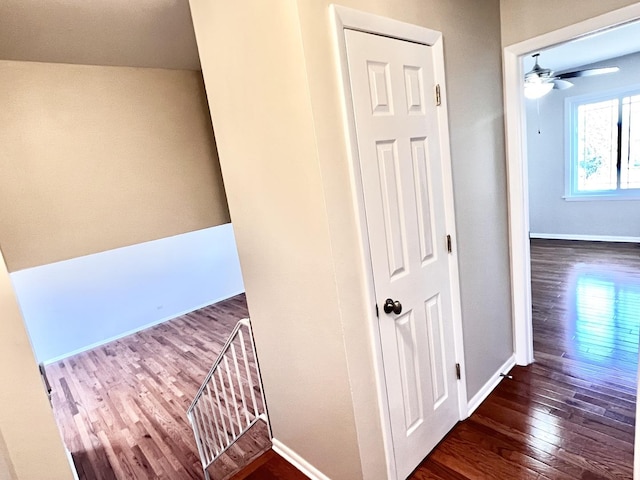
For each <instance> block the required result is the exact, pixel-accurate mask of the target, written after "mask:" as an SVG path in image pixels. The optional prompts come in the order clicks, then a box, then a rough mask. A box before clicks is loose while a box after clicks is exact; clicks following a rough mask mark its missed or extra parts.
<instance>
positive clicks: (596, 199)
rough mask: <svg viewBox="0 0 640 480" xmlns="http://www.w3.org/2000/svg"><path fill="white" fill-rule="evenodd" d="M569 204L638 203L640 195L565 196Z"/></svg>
mask: <svg viewBox="0 0 640 480" xmlns="http://www.w3.org/2000/svg"><path fill="white" fill-rule="evenodd" d="M562 198H563V199H564V200H566V201H567V202H600V201H606V202H608V201H612V200H613V201H620V200H622V201H625V200H627V201H637V200H640V193H633V194H626V195H616V194H600V195H599V194H595V195H588V194H585V195H564V196H563V197H562Z"/></svg>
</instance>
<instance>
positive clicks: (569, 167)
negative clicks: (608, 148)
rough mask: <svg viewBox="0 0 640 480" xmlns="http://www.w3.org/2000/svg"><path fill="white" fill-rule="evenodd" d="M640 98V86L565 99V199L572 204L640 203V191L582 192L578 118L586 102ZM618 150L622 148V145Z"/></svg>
mask: <svg viewBox="0 0 640 480" xmlns="http://www.w3.org/2000/svg"><path fill="white" fill-rule="evenodd" d="M633 95H640V83H639V84H634V85H629V86H626V87H622V88H616V89H612V90H605V91H600V92H597V93H589V94H586V95H576V96H573V97H567V98H565V100H564V112H565V122H564V125H565V144H566V147H565V182H564V184H565V195H564V199H565V200H569V201H576V200H577V201H584V200H586V201H593V200H638V199H640V188H630V189H616V190H593V191H588V192H580V191H578V185H577V182H578V172H577V161H576V158H577V148H578V146H577V140H578V129H577V125H576V124H577V121H578V119H577V116H578V106H580V105H582V104H585V103H596V102H604V101H606V100H611V99H613V98H621V97H626V96H633ZM618 148H620V147H619V146H618Z"/></svg>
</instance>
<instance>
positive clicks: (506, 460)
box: [47, 240, 640, 480]
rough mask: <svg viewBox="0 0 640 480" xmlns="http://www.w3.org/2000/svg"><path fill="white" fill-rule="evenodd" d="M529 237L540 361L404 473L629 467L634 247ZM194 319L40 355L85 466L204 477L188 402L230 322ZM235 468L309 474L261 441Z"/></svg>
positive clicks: (503, 478) (507, 474)
mask: <svg viewBox="0 0 640 480" xmlns="http://www.w3.org/2000/svg"><path fill="white" fill-rule="evenodd" d="M531 251H532V290H533V318H534V347H535V358H536V363H534V364H533V365H531V366H529V367H515V368H514V369H513V370H512V371H511V374H512V375H513V379H512V380H508V379H505V380H503V381H502V382H501V384H500V385H499V386H498V388H497V389H496V390H495V391H494V392H493V393H492V394H491V395H490V396H489V397H488V398H487V400H486V401H485V402H484V403H483V404H482V405H481V406H480V407H479V408H478V410H477V411H476V412H475V413H474V414H473V415H472V416H471V417H470V418H469V419H467V420H465V421H464V422H461V423H459V424H458V425H457V426H456V427H455V428H454V429H453V430H452V431H451V432H450V433H449V435H447V437H446V438H445V439H444V440H443V441H442V442H441V443H440V444H439V445H438V446H437V447H436V449H435V450H434V451H433V452H432V453H431V454H430V455H429V456H428V457H427V458H426V459H425V460H424V461H423V462H422V464H421V465H420V466H419V467H418V468H417V469H416V471H415V472H414V473H413V474H412V475H411V477H410V478H411V479H417V480H425V479H436V480H461V479H481V480H483V479H500V480H511V479H514V480H515V479H539V480H542V479H549V480H570V479H581V480H597V479H631V478H632V465H633V440H634V425H635V402H636V372H637V362H638V326H639V324H640V247H638V246H637V245H633V244H605V243H589V242H564V241H553V240H534V241H532V245H531ZM233 302H236V304H235V305H232V306H231V308H226V307H224V306H212V307H210V308H211V309H212V310H211V313H210V317H211V318H209V319H208V320H207V321H208V322H209V323H212V322H216V325H220V326H223V325H225V324H226V325H227V327H226V328H228V330H226V332H227V333H228V332H229V331H230V329H231V328H232V326H233V324H234V323H235V321H236V319H237V318H240V317H243V316H246V315H247V313H246V305H244V301H243V299H242V298H236V299H234V300H233ZM243 309H244V310H243ZM201 320H202V319H194V318H189V316H187V318H186V319H184V320H180V321H179V322H178V323H177V324H176V326H175V327H174V326H170V325H167V324H164V325H161V326H159V327H162V328H159V327H155V329H151V330H150V331H148V332H142V333H141V334H137V335H141V336H140V337H137V336H135V337H136V338H135V339H133V338H132V339H131V341H126V342H124V341H119V342H115V343H114V344H110V345H108V346H105V347H102V348H99V349H96V350H94V351H91V352H87V353H86V354H82V355H80V356H77V357H73V358H71V359H67V360H65V361H63V362H60V363H59V364H56V365H51V366H49V367H48V368H47V373H48V374H49V377H50V380H51V383H52V384H53V387H54V396H53V402H54V407H55V408H56V416H57V418H58V421H59V423H60V425H61V428H62V429H63V432H64V436H65V439H66V440H67V444H68V445H69V446H71V447H72V454H73V456H74V459H75V460H76V462H77V463H78V465H79V470H81V478H87V479H112V478H118V479H129V478H132V479H133V478H135V479H138V478H140V479H143V478H176V479H177V478H180V479H182V478H184V479H188V478H202V473H201V471H200V465H199V461H198V458H197V454H196V451H195V445H194V443H193V438H192V434H191V430H190V428H189V426H188V425H187V422H186V419H185V418H184V411H185V410H186V408H187V406H188V404H189V402H190V399H191V398H192V396H193V394H194V393H195V391H196V389H197V387H198V383H199V382H200V380H201V379H202V378H203V377H204V375H205V373H206V370H207V369H208V367H209V366H210V364H211V362H212V361H213V359H214V358H215V356H216V355H217V352H216V351H215V348H214V347H212V345H219V346H221V345H222V343H224V340H225V338H226V334H219V335H218V334H217V333H216V331H223V329H222V328H221V329H217V328H204V329H203V328H202V326H201V325H199V322H200V321H201ZM165 346H170V347H171V349H170V351H168V352H166V353H165V351H164V350H163V348H164V347H165ZM218 348H219V347H218ZM103 370H104V371H105V372H107V375H106V376H101V375H102V374H100V373H99V372H100V371H103ZM125 387H126V388H130V389H131V390H132V391H133V392H134V395H133V396H132V397H131V396H129V397H127V396H124V395H123V394H121V393H120V390H121V389H123V388H125ZM87 392H88V393H87ZM232 478H234V480H238V479H240V478H249V479H251V480H272V479H282V480H303V479H304V478H306V477H305V476H304V475H303V474H301V473H300V472H299V471H297V470H296V469H295V468H293V467H292V466H291V465H290V464H288V463H287V462H286V461H285V460H284V459H282V458H281V457H279V456H278V455H277V454H275V453H274V452H273V451H269V452H268V453H267V454H266V455H263V456H262V457H261V458H260V459H259V461H258V462H256V463H254V464H253V465H251V466H250V468H248V469H247V470H245V471H244V472H242V473H241V474H240V475H239V476H235V477H232Z"/></svg>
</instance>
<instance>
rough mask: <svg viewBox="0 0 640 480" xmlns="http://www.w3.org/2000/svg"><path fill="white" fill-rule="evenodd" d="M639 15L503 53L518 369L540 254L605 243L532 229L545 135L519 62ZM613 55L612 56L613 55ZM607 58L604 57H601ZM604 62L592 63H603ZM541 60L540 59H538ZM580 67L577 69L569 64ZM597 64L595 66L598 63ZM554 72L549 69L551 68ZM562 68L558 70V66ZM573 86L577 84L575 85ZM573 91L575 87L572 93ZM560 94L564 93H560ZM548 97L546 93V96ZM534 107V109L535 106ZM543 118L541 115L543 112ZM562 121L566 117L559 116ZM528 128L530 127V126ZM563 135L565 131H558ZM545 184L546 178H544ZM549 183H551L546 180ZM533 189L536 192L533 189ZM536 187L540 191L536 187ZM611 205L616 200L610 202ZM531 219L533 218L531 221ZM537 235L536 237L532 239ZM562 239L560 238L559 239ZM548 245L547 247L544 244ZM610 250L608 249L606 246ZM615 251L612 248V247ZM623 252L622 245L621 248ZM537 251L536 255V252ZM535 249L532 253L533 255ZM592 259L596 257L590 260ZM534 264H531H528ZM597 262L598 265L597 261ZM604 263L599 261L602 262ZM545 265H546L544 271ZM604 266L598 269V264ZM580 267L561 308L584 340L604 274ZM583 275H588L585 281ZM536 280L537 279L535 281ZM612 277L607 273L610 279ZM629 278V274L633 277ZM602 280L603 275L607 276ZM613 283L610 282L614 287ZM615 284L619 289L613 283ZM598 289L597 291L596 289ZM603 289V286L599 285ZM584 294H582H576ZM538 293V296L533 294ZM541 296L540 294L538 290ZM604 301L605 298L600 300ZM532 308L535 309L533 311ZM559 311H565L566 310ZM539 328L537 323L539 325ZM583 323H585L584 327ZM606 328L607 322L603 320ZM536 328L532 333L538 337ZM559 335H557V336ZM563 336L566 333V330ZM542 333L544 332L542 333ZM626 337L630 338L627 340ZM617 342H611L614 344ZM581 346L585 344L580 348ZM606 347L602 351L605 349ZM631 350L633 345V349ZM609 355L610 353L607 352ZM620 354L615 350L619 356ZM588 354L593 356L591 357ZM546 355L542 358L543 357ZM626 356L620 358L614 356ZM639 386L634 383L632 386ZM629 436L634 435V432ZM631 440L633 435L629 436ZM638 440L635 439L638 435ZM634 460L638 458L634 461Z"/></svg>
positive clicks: (529, 350)
mask: <svg viewBox="0 0 640 480" xmlns="http://www.w3.org/2000/svg"><path fill="white" fill-rule="evenodd" d="M639 17H640V8H639V7H638V6H637V5H634V6H630V7H626V8H623V9H620V10H616V11H614V12H610V13H609V14H605V15H602V16H599V17H596V18H593V19H590V20H587V21H585V22H581V23H578V24H575V25H572V26H570V27H566V28H563V29H560V30H558V31H555V32H551V33H548V34H545V35H541V36H539V37H536V38H534V39H531V40H527V41H524V42H521V43H518V44H515V45H511V46H508V47H506V48H505V49H504V57H503V59H504V69H505V114H506V131H507V155H508V191H509V203H510V210H509V219H510V240H511V273H512V295H513V311H514V334H515V339H514V340H515V352H516V360H517V362H518V364H520V365H528V364H530V363H532V362H533V361H534V356H535V355H534V320H533V316H534V315H535V316H536V320H535V321H536V322H540V321H541V319H543V318H544V312H540V311H538V308H539V305H536V304H535V303H534V298H533V297H534V296H533V295H532V276H533V277H534V285H533V288H534V290H538V291H539V290H540V289H541V288H543V286H541V284H540V283H539V282H538V280H539V274H540V263H539V261H540V260H539V259H540V256H541V254H542V257H544V252H548V251H549V248H551V249H557V250H558V252H557V253H559V252H562V251H563V249H566V248H569V246H567V245H566V244H564V245H563V244H562V242H565V241H566V240H567V239H570V240H573V241H576V240H606V239H607V238H606V237H607V235H606V233H601V234H600V237H601V238H594V237H598V235H582V234H577V235H574V236H573V238H572V237H571V235H570V233H567V232H566V231H565V232H561V234H555V235H554V234H550V233H549V232H535V231H534V226H536V228H539V227H538V226H539V225H540V224H539V223H538V219H539V217H538V216H537V215H538V213H537V212H535V213H534V212H533V211H532V210H531V204H530V201H531V199H532V198H533V195H532V192H531V191H530V183H529V173H530V171H531V170H530V167H531V165H530V162H532V161H533V158H532V156H531V155H530V152H529V151H528V146H530V143H529V142H530V141H531V138H530V137H531V136H532V135H533V136H537V135H538V133H537V131H538V128H540V129H542V130H543V131H544V128H545V123H544V121H540V122H538V120H542V119H544V118H545V117H544V116H543V115H540V116H539V117H537V113H536V115H535V116H534V121H535V125H534V126H533V128H528V125H527V121H526V115H525V113H526V109H527V107H526V103H525V99H524V97H523V95H522V92H523V81H524V75H525V72H527V71H528V70H527V68H526V67H524V66H523V59H525V58H528V57H529V56H530V55H532V54H536V53H538V52H542V55H541V59H542V58H544V55H545V54H544V52H545V50H547V49H550V48H551V47H555V46H559V47H558V49H560V48H561V47H562V46H563V45H569V44H573V45H576V44H578V43H580V42H586V41H588V39H589V38H590V37H594V36H596V35H602V36H604V35H606V34H607V32H610V31H613V30H614V29H615V28H616V27H619V26H624V25H629V24H630V23H632V22H634V21H637V19H638V18H639ZM611 56H615V55H611ZM603 58H605V57H603ZM603 58H599V59H596V61H597V60H602V59H603ZM541 61H542V60H541ZM589 63H590V62H589V61H585V62H584V63H583V65H584V64H589ZM574 66H578V65H573V66H572V67H574ZM596 66H597V65H596ZM551 68H553V66H552V67H551ZM560 69H561V70H562V66H560ZM576 84H577V82H576ZM576 90H577V89H576ZM560 92H562V90H561V91H560ZM553 93H556V92H555V91H552V92H551V94H553ZM549 96H550V95H549ZM544 107H549V105H548V104H547V100H546V99H543V100H542V101H540V108H541V110H543V108H544ZM534 108H535V107H534ZM542 113H543V114H544V113H545V112H542ZM561 117H562V119H564V115H562V116H561ZM529 127H531V125H529ZM562 132H564V128H563V129H562ZM557 156H558V157H559V158H560V159H561V161H563V160H562V159H564V152H562V153H560V154H559V155H557ZM560 169H561V171H560V175H559V176H560V177H561V178H563V179H564V164H562V165H561V166H560ZM548 180H549V179H548ZM549 181H550V180H549ZM531 188H534V187H533V186H531ZM535 188H538V187H535ZM562 201H563V202H567V203H568V201H567V200H565V199H562ZM610 203H611V205H612V208H613V206H614V205H615V204H616V202H610ZM586 205H587V202H583V207H582V208H584V206H586ZM534 215H536V217H535V218H534ZM536 234H537V235H536ZM536 236H537V237H542V239H540V240H535V239H534V240H530V237H536ZM621 237H623V238H618V239H616V238H611V237H609V240H627V241H631V240H633V241H637V240H634V239H632V238H628V237H626V238H625V236H624V235H621ZM561 239H564V240H561ZM549 242H560V243H557V244H556V245H555V246H554V245H552V244H551V245H550V244H549ZM545 243H546V245H545ZM583 246H584V247H586V248H591V249H592V247H593V248H595V249H596V250H598V249H599V248H603V246H604V245H600V246H597V245H596V246H595V247H594V246H593V245H586V244H585V245H583ZM610 246H611V245H610ZM577 248H579V247H576V248H570V250H571V254H576V250H577ZM612 248H615V247H612ZM621 248H624V247H621ZM534 249H535V251H534ZM532 251H533V253H532ZM565 253H566V254H567V255H568V256H569V255H570V254H569V251H568V250H567V251H565ZM594 258H596V257H594ZM532 261H533V262H535V263H534V265H533V266H532ZM596 263H597V261H596ZM600 263H602V262H600ZM546 267H547V266H546V265H545V267H543V270H544V268H546ZM600 267H602V265H600ZM578 270H580V268H578V265H576V270H574V272H573V274H571V275H570V276H569V277H570V278H568V279H567V283H569V284H571V285H569V286H568V287H567V288H572V289H573V290H572V291H573V293H572V294H571V295H572V297H571V298H569V299H565V301H564V302H563V305H564V307H566V306H569V307H572V308H573V309H574V312H573V314H574V317H573V320H572V321H574V324H573V327H572V328H574V333H575V335H574V337H576V338H577V337H578V336H579V335H578V333H580V335H581V338H582V339H583V340H584V339H585V338H586V337H585V330H584V329H585V328H587V329H588V328H590V326H591V325H592V322H590V321H589V319H590V318H591V319H592V317H589V316H588V315H587V314H586V313H585V299H586V298H587V297H585V294H584V292H585V288H586V289H588V290H589V291H591V292H592V293H593V292H594V291H595V290H594V289H596V290H597V291H598V292H600V293H602V292H603V290H601V289H599V288H600V286H602V285H603V284H600V283H598V285H594V284H593V281H594V275H596V277H602V272H600V273H597V272H596V270H597V269H596V270H592V271H590V273H589V272H585V271H583V270H584V269H582V270H580V271H578ZM609 270H610V271H615V270H616V267H615V266H610V268H609ZM585 275H586V277H585ZM536 276H537V277H538V279H537V280H536V278H535V277H536ZM610 276H611V275H610ZM632 276H633V275H632ZM605 277H606V275H605ZM612 278H613V280H616V282H617V281H618V280H620V276H619V275H615V274H614V275H613V277H612ZM612 278H604V279H603V278H601V281H603V282H605V283H606V284H607V285H609V284H610V283H611V280H612ZM616 282H614V283H616ZM622 283H623V284H624V285H627V286H628V283H626V281H624V282H622ZM616 285H618V284H617V283H616ZM627 286H619V285H618V286H616V287H614V290H616V289H617V290H616V291H618V290H626V289H627ZM596 287H597V288H596ZM603 288H604V287H603ZM630 288H631V289H632V290H633V289H635V286H632V287H630ZM580 292H582V293H580ZM534 293H536V292H534ZM538 293H539V292H538ZM597 298H600V299H601V300H602V299H603V298H605V299H606V295H605V296H604V297H602V295H599V296H596V297H592V298H590V300H591V303H589V302H587V303H586V305H591V306H592V302H593V301H595V299H597ZM604 301H605V302H606V300H604ZM532 307H533V308H532ZM564 307H563V308H564ZM605 311H607V315H608V318H609V320H612V319H616V318H618V317H620V316H621V315H622V313H621V312H619V311H617V310H616V309H613V310H612V309H608V310H607V309H606V308H605ZM538 325H539V323H538ZM585 325H587V326H586V327H585ZM598 325H599V327H600V328H603V324H602V322H600V323H598ZM605 326H606V322H605ZM538 331H539V330H536V335H537V334H538ZM556 333H557V332H556ZM565 333H566V332H565ZM543 335H544V333H543ZM630 335H631V337H633V336H634V335H637V333H634V332H632V333H630ZM629 338H630V337H629ZM613 343H615V342H613ZM630 343H631V344H633V343H635V354H634V353H633V352H630V353H631V355H632V356H633V355H635V359H634V360H632V361H631V366H632V368H633V366H634V365H637V339H636V340H635V341H632V342H630ZM583 346H584V345H583ZM599 347H602V345H600V346H598V345H595V344H593V343H591V344H590V345H589V347H587V349H586V352H584V349H583V350H582V351H583V353H584V354H583V355H582V357H583V359H585V358H584V357H589V358H586V360H587V361H589V362H590V363H591V364H594V363H598V362H600V363H612V362H613V363H615V361H613V360H612V359H611V358H609V360H610V361H609V360H607V361H604V360H603V356H602V355H601V354H602V353H603V352H604V351H603V350H601V351H599V352H596V350H597V349H598V348H599ZM608 347H609V346H607V347H606V348H608ZM538 348H548V344H547V345H546V346H545V344H544V342H542V343H540V342H538V341H536V351H538ZM631 348H632V350H633V348H634V346H633V345H631ZM611 351H612V350H611ZM619 351H620V350H618V352H619ZM589 352H591V353H589ZM575 353H576V352H575V351H574V352H567V354H566V355H563V357H565V358H567V359H568V360H570V357H571V355H572V354H575ZM541 355H544V354H541ZM618 355H624V354H618ZM628 376H630V377H631V378H632V379H634V380H635V378H637V377H636V376H635V375H634V374H633V372H632V373H631V374H630V375H628ZM633 383H634V385H635V386H636V387H637V381H634V382H633ZM628 393H630V397H629V399H630V400H631V401H632V404H631V405H633V404H635V397H636V392H635V388H634V391H633V392H628ZM636 409H637V404H636V406H635V407H634V408H631V409H630V410H631V416H635V411H634V410H636ZM625 413H629V409H628V408H627V412H625ZM632 433H633V432H632ZM631 438H632V440H631V441H633V436H632V437H631ZM635 441H636V442H637V441H638V438H637V436H636V440H635ZM636 461H637V460H636Z"/></svg>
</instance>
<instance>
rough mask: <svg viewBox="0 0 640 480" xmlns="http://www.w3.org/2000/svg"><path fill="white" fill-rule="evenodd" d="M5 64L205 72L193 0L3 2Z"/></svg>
mask: <svg viewBox="0 0 640 480" xmlns="http://www.w3.org/2000/svg"><path fill="white" fill-rule="evenodd" d="M0 60H20V61H34V62H52V63H75V64H85V65H113V66H129V67H150V68H170V69H185V70H199V69H200V60H199V58H198V48H197V45H196V39H195V35H194V32H193V23H192V21H191V12H190V10H189V2H188V0H0Z"/></svg>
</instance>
